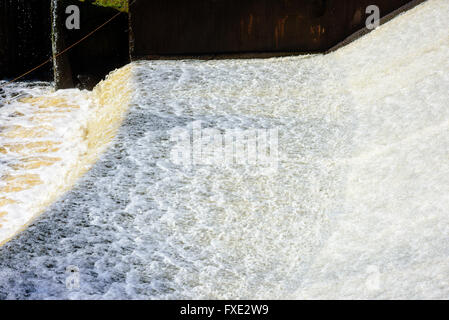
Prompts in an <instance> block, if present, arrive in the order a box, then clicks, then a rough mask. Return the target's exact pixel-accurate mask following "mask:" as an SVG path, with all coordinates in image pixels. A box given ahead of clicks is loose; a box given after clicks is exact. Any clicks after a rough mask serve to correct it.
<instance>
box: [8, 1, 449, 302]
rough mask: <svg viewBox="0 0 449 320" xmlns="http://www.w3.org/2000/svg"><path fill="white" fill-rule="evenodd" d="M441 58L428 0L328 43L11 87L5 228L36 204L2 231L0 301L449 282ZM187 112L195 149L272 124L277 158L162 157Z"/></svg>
mask: <svg viewBox="0 0 449 320" xmlns="http://www.w3.org/2000/svg"><path fill="white" fill-rule="evenodd" d="M448 70H449V2H448V1H446V0H429V1H427V2H425V3H423V4H421V5H419V6H417V7H416V8H414V9H412V10H410V11H409V12H407V13H405V14H402V15H400V16H398V17H397V18H395V19H394V20H392V21H390V22H389V23H387V24H385V25H383V26H381V27H379V28H378V29H376V30H375V31H373V32H372V33H370V34H369V35H367V36H365V37H364V38H362V39H360V40H358V41H356V42H354V43H352V44H351V45H349V46H347V47H344V48H342V49H340V50H338V51H336V52H334V53H332V54H328V55H310V56H302V57H287V58H273V59H260V60H258V59H253V60H220V61H217V60H215V61H197V60H186V61H141V62H134V63H132V64H130V65H129V66H127V67H125V69H120V70H118V71H116V72H115V73H113V74H112V75H111V76H110V77H109V79H107V80H106V81H104V82H103V83H102V84H100V85H99V87H97V88H96V89H95V90H94V91H93V92H92V93H88V92H85V91H77V90H62V91H57V92H52V91H51V89H50V87H48V86H46V85H45V84H36V87H34V88H27V87H25V84H23V85H22V84H21V85H15V87H14V88H7V89H6V91H7V92H9V91H8V90H13V91H14V90H15V91H14V92H16V93H15V94H17V92H18V91H20V92H23V93H20V94H22V95H26V96H23V97H21V99H18V97H12V96H11V94H10V93H7V94H5V97H6V95H8V97H7V98H4V99H2V103H3V104H5V105H4V106H2V108H0V127H1V131H0V134H1V136H0V174H1V176H2V181H1V185H0V192H1V193H0V206H1V207H0V224H1V225H2V226H1V228H0V235H2V236H3V235H5V237H6V238H9V237H11V236H12V235H14V234H15V233H16V232H17V231H19V230H20V229H21V226H24V225H26V224H28V223H29V222H31V221H33V219H35V218H36V217H37V216H39V217H38V218H37V219H36V220H34V223H33V224H31V225H30V226H29V227H28V228H27V229H26V230H24V231H23V232H21V233H20V234H18V235H16V236H15V237H14V238H13V239H12V240H10V241H9V242H7V243H6V244H5V245H4V246H3V247H1V248H0V298H3V299H18V298H29V299H42V298H44V299H45V298H58V299H59V298H70V299H78V298H79V299H92V298H93V299H139V298H151V299H161V298H164V299H166V298H168V299H175V298H181V299H183V298H194V299H198V298H201V299H205V298H207V299H215V298H222V299H264V298H269V299H280V298H283V299H285V298H293V299H297V298H448V297H449V279H448V277H447V275H448V274H449V241H448V237H449V216H448V209H447V208H449V161H448V155H449V135H448V134H447V131H448V129H449V108H448V105H449V73H448ZM114 75H115V76H114ZM5 101H6V102H5ZM8 101H9V102H8ZM58 106H59V107H58ZM47 108H51V111H52V112H47V113H46V112H45V110H47ZM58 108H61V109H63V110H64V111H61V112H54V111H57V110H58ZM67 109H70V112H67V111H66V110H67ZM125 113H126V115H125ZM56 115H57V116H56ZM33 117H34V118H33ZM36 117H37V118H36ZM61 117H63V118H61ZM61 119H62V120H61ZM98 119H103V120H98ZM120 123H121V126H120V128H119V129H118V130H115V129H114V128H116V127H118V125H119V124H120ZM198 124H200V126H201V130H202V132H201V134H202V138H203V141H209V144H208V143H207V142H205V143H206V144H205V145H203V146H202V148H204V150H206V151H205V152H207V148H208V147H210V146H211V145H210V141H213V140H214V138H212V137H211V135H212V133H214V134H215V135H216V133H217V132H219V133H222V134H224V133H226V132H231V131H232V132H246V133H250V132H255V131H257V130H259V131H257V132H276V142H277V143H276V145H275V146H274V145H271V146H270V152H272V151H273V150H276V159H272V160H273V161H274V160H276V166H275V167H274V170H270V171H268V172H266V171H265V170H259V169H260V168H257V166H254V165H250V164H248V163H246V165H245V164H241V163H240V164H238V165H217V163H216V162H212V163H208V164H204V163H202V164H201V165H195V164H194V165H185V164H183V163H179V162H176V161H174V158H173V155H174V154H175V153H176V152H173V150H177V149H176V148H177V143H178V142H179V141H176V139H173V136H174V134H175V133H177V132H178V133H179V132H183V133H186V132H194V128H195V126H198ZM208 129H209V130H208ZM30 130H31V131H32V132H38V133H40V134H39V135H35V134H31V135H30V132H31V131H30ZM113 136H115V138H113V139H112V137H113ZM11 139H12V140H11ZM14 139H16V140H14ZM29 139H30V140H29ZM38 139H41V140H39V141H47V142H52V143H46V144H45V145H44V146H45V148H43V147H42V146H43V145H42V143H41V144H39V143H37V142H39V141H38ZM246 139H248V140H247V141H249V139H250V137H246ZM111 140H112V141H111ZM186 141H189V142H190V141H191V140H190V137H189V138H188V139H187V140H186ZM184 142H185V141H184ZM36 143H37V144H36ZM56 145H57V146H58V147H57V148H56V147H55V148H51V147H52V146H53V147H54V146H56ZM258 145H259V142H258ZM17 146H19V147H17ZM106 146H108V149H107V150H106V151H105V152H104V153H103V154H102V152H103V151H104V150H105V148H106ZM24 150H26V153H25V154H22V153H21V152H22V151H23V152H25V151H24ZM235 151H236V152H237V151H238V147H236V150H235ZM240 151H242V150H240ZM243 151H244V152H245V154H246V155H247V156H248V158H251V157H252V156H254V155H253V154H252V153H251V152H252V151H254V150H253V149H251V148H248V147H247V148H243ZM101 154H102V155H101ZM193 157H195V156H193ZM56 169H57V170H56ZM88 169H90V170H89V171H88V172H87V173H85V172H86V171H87V170H88ZM84 173H85V174H84ZM76 181H78V182H77V183H76V184H75V182H76ZM11 186H12V187H11ZM54 201H56V202H54ZM50 203H53V204H51V205H50V206H48V205H49V204H50ZM42 206H45V207H44V208H41V207H42ZM45 208H46V209H45ZM39 214H40V215H39ZM8 228H9V229H8ZM7 229H8V230H10V231H5V230H7ZM2 232H4V234H2ZM69 266H73V268H76V269H77V270H79V276H80V278H79V284H80V287H79V288H77V289H75V290H70V288H68V287H67V286H66V280H67V277H68V276H69V275H68V274H66V268H67V267H69Z"/></svg>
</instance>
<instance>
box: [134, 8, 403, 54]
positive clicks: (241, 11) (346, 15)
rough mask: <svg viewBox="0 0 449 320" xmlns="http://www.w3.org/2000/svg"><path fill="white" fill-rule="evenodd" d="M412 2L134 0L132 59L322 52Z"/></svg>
mask: <svg viewBox="0 0 449 320" xmlns="http://www.w3.org/2000/svg"><path fill="white" fill-rule="evenodd" d="M410 1H411V0H189V1H186V0H164V1H148V0H137V1H136V3H135V4H134V5H133V6H131V8H130V26H131V56H132V58H134V59H137V58H142V57H146V56H149V55H191V54H216V53H245V52H324V51H326V50H328V49H329V48H331V47H333V46H334V45H336V44H337V43H338V42H340V41H342V40H344V39H345V38H346V37H348V36H349V35H351V34H352V33H354V32H355V31H357V30H359V29H361V28H364V27H365V20H366V14H365V10H366V7H367V6H369V5H371V4H375V5H378V6H379V8H380V9H381V15H382V16H383V15H386V14H388V13H390V12H391V11H393V10H395V9H397V8H399V7H401V6H402V5H404V4H406V3H408V2H410Z"/></svg>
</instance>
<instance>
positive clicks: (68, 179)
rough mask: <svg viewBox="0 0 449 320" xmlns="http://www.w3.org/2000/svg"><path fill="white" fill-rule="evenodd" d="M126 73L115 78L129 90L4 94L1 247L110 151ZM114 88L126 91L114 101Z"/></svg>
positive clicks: (20, 89)
mask: <svg viewBox="0 0 449 320" xmlns="http://www.w3.org/2000/svg"><path fill="white" fill-rule="evenodd" d="M126 74H127V69H126V68H123V69H122V70H120V71H118V72H115V73H113V74H112V75H110V78H112V79H117V78H120V79H121V80H122V82H123V83H125V85H121V86H120V85H119V87H116V86H115V87H114V86H112V88H111V85H110V83H108V81H104V82H102V83H101V84H100V85H99V86H97V88H96V89H95V90H94V92H92V93H88V92H87V91H84V92H82V91H79V90H63V91H58V92H52V90H51V88H50V86H48V85H47V87H39V86H37V87H36V88H29V87H30V85H28V84H26V83H23V84H16V85H14V86H12V85H7V86H6V87H5V89H3V92H4V95H5V97H4V98H3V99H2V101H4V103H5V105H4V106H3V107H2V108H1V109H0V126H1V127H0V128H1V131H0V161H1V162H0V176H1V180H0V245H1V244H3V243H4V242H5V241H7V240H8V239H10V238H11V237H12V236H13V235H15V234H16V233H17V232H18V231H20V230H21V229H23V228H24V227H25V226H26V225H27V224H29V223H30V222H31V221H32V220H33V219H34V218H35V217H36V216H37V215H38V214H39V213H41V212H42V211H43V210H44V209H45V208H46V207H47V206H48V205H49V204H51V203H52V202H53V201H55V199H57V198H58V197H59V196H61V195H62V194H63V193H64V192H65V191H67V190H69V189H70V188H71V187H72V186H73V184H74V183H75V182H76V180H77V179H78V178H79V177H80V176H81V175H82V174H84V173H85V172H86V171H87V169H88V168H89V167H90V166H91V165H92V163H93V162H94V161H95V160H96V159H97V157H98V155H99V154H100V153H101V152H102V151H103V150H104V148H105V147H106V145H107V143H108V142H109V140H110V139H111V138H112V135H113V133H114V131H115V129H116V128H117V126H119V124H120V122H121V118H122V114H123V111H124V110H125V109H126V105H125V104H126V96H127V89H126V80H127V78H126ZM124 75H125V76H124ZM112 79H111V80H110V81H109V82H112ZM117 82H119V81H117ZM12 89H14V92H12ZM111 89H121V91H122V92H120V94H117V95H116V98H113V97H112V96H111V92H110V91H111ZM114 95H115V93H114ZM14 96H15V97H14ZM119 103H121V105H120V104H119ZM121 106H122V107H121ZM102 126H103V127H102Z"/></svg>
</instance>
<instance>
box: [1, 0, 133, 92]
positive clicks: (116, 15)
mask: <svg viewBox="0 0 449 320" xmlns="http://www.w3.org/2000/svg"><path fill="white" fill-rule="evenodd" d="M135 2H136V0H134V1H133V2H131V3H130V4H129V5H128V9H129V8H130V7H131V6H132V5H133V4H134V3H135ZM122 13H123V12H122V11H120V12H118V13H116V14H115V15H114V16H112V18H110V19H109V20H107V21H106V22H104V23H103V24H101V25H100V26H98V27H97V28H95V29H94V30H92V31H91V32H89V33H88V34H87V35H85V36H84V37H82V38H81V39H80V40H78V41H76V42H75V43H73V44H72V45H70V46H68V47H67V48H65V49H64V50H62V51H61V52H58V53H57V54H55V55H53V56H52V57H50V58H48V59H47V60H45V61H44V62H42V63H41V64H39V65H38V66H36V67H34V68H32V69H31V70H29V71H27V72H25V73H23V74H21V75H20V76H18V77H16V78H14V79H12V80H10V81H7V82H6V83H4V84H3V85H0V88H3V87H6V85H8V84H11V83H13V82H16V81H17V80H19V79H22V78H23V77H25V76H27V75H28V74H30V73H32V72H33V71H36V70H38V69H40V68H42V67H43V66H45V65H46V64H47V63H50V62H52V61H53V60H54V59H56V58H58V57H59V56H61V55H63V54H64V53H66V52H67V51H69V50H70V49H72V48H73V47H75V46H77V45H78V44H80V43H81V42H83V41H84V40H86V39H87V38H89V37H90V36H92V35H93V34H94V33H95V32H97V31H98V30H100V29H101V28H103V27H104V26H106V25H107V24H109V23H110V22H111V21H113V20H114V19H116V18H117V17H118V16H119V15H121V14H122Z"/></svg>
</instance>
